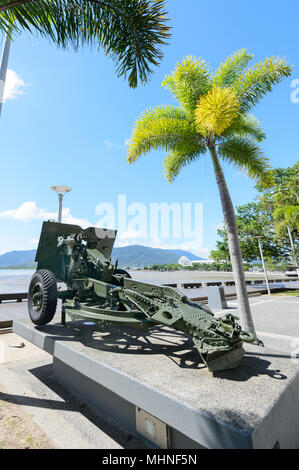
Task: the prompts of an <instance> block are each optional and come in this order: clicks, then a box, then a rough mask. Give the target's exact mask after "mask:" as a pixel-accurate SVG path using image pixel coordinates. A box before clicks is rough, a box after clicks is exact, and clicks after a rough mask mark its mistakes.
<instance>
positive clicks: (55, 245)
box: [28, 222, 255, 372]
mask: <svg viewBox="0 0 299 470" xmlns="http://www.w3.org/2000/svg"><path fill="white" fill-rule="evenodd" d="M115 237H116V231H114V230H108V229H101V228H97V227H89V228H87V229H82V228H81V227H79V226H78V225H70V224H63V223H56V222H44V223H43V226H42V231H41V236H40V240H39V245H38V249H37V253H36V258H35V261H37V271H36V272H35V273H34V274H33V276H32V279H31V282H30V286H29V292H28V310H29V315H30V318H31V320H32V322H33V323H34V324H35V325H39V326H41V325H45V324H47V323H49V322H50V321H51V320H52V319H53V317H54V315H55V312H56V307H57V299H58V298H60V299H62V309H61V314H62V320H61V321H62V323H63V324H65V317H66V315H68V316H69V317H70V318H71V320H72V321H76V320H84V321H92V322H94V323H97V324H99V325H100V326H103V327H104V326H106V325H111V324H117V325H118V326H119V328H120V332H121V327H122V325H131V326H134V327H142V328H150V327H152V326H154V325H157V324H158V325H166V326H167V327H170V328H174V329H176V330H178V331H181V332H183V333H186V334H188V335H190V336H191V337H192V339H193V342H194V345H195V347H196V348H197V350H198V352H199V354H200V355H201V357H202V360H203V361H204V363H205V364H206V365H207V367H208V369H209V370H210V371H212V372H216V371H220V370H225V369H232V368H235V367H237V365H238V364H239V362H240V361H241V359H242V357H243V354H244V349H243V347H242V344H243V341H247V342H253V341H254V340H255V337H254V336H253V335H251V334H249V333H247V332H244V331H242V329H241V327H240V325H239V324H238V322H237V320H238V318H237V317H236V316H234V315H231V314H227V315H224V316H222V317H215V316H214V314H213V313H212V311H211V310H210V309H209V308H208V307H207V306H203V305H200V304H198V303H195V302H192V301H191V300H190V299H189V298H188V297H187V296H185V295H184V294H182V293H181V292H179V291H178V290H176V289H173V288H172V287H166V286H159V285H154V284H148V283H145V282H141V281H136V280H134V279H132V278H131V276H130V274H129V273H127V272H126V271H124V270H122V269H118V267H117V263H115V264H113V263H112V262H111V253H112V248H113V245H114V241H115ZM60 282H62V283H65V285H66V287H67V288H66V290H58V288H57V283H60Z"/></svg>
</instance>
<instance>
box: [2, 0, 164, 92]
mask: <svg viewBox="0 0 299 470" xmlns="http://www.w3.org/2000/svg"><path fill="white" fill-rule="evenodd" d="M21 30H27V31H29V32H30V33H33V32H35V33H37V34H39V35H41V36H43V37H48V38H50V39H51V40H52V41H53V42H54V43H55V44H56V45H57V46H60V47H62V48H67V47H69V46H71V47H73V48H74V49H77V48H78V47H79V46H80V45H81V44H90V45H95V46H98V47H100V48H103V49H104V50H105V52H106V53H107V54H108V55H109V56H110V57H112V59H113V60H114V61H115V62H116V64H117V73H118V75H119V76H126V75H127V74H128V81H129V85H130V86H131V87H136V86H137V82H138V78H139V79H140V80H141V82H146V81H147V80H148V78H149V76H150V74H151V72H152V70H151V66H152V65H158V64H159V62H160V60H161V59H162V56H163V55H162V52H161V46H162V45H163V44H166V42H165V41H166V39H167V38H168V37H169V36H170V34H169V30H170V28H169V27H168V26H167V19H166V12H165V11H164V1H160V0H158V1H156V0H106V1H100V0H0V32H2V33H4V34H8V36H9V37H12V36H13V35H14V34H16V33H19V32H20V31H21Z"/></svg>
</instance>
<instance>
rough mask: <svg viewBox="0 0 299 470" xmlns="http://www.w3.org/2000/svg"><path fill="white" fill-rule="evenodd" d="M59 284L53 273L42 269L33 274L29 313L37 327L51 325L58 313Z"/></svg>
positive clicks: (29, 293) (29, 294) (29, 296)
mask: <svg viewBox="0 0 299 470" xmlns="http://www.w3.org/2000/svg"><path fill="white" fill-rule="evenodd" d="M56 306H57V284H56V279H55V276H54V274H53V273H52V271H49V270H48V269H40V270H38V271H36V273H34V274H33V276H32V278H31V282H30V286H29V291H28V312H29V316H30V318H31V320H32V322H33V323H34V324H35V325H39V326H41V325H45V324H46V323H49V322H50V321H51V320H52V319H53V317H54V315H55V312H56Z"/></svg>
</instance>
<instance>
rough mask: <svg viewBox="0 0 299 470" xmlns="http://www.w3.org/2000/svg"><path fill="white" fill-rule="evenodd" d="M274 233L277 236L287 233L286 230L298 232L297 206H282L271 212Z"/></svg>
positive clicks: (298, 208)
mask: <svg viewBox="0 0 299 470" xmlns="http://www.w3.org/2000/svg"><path fill="white" fill-rule="evenodd" d="M273 217H274V220H275V231H276V233H277V234H278V235H282V234H283V233H285V232H287V228H288V227H290V229H291V230H298V231H299V206H292V205H288V206H282V207H279V208H278V209H276V210H275V211H274V212H273Z"/></svg>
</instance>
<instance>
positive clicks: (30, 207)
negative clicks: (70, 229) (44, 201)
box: [0, 201, 92, 228]
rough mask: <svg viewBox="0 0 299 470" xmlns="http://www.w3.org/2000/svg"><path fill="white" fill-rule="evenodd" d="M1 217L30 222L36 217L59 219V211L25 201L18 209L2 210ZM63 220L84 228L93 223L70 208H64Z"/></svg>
mask: <svg viewBox="0 0 299 470" xmlns="http://www.w3.org/2000/svg"><path fill="white" fill-rule="evenodd" d="M0 217H2V218H4V219H16V220H21V221H22V222H30V221H31V220H34V219H41V220H57V212H50V211H48V210H47V209H42V208H39V207H37V204H36V202H34V201H27V202H23V204H21V205H20V206H19V207H18V208H17V209H11V210H8V211H4V212H0ZM62 222H64V223H66V224H75V225H80V226H81V227H82V228H86V227H90V226H92V224H91V223H90V222H89V220H87V219H79V218H77V217H73V215H72V214H71V211H70V208H69V207H66V208H64V209H62Z"/></svg>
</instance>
